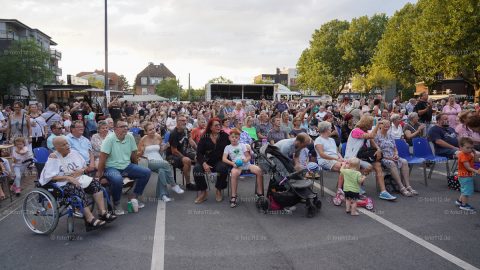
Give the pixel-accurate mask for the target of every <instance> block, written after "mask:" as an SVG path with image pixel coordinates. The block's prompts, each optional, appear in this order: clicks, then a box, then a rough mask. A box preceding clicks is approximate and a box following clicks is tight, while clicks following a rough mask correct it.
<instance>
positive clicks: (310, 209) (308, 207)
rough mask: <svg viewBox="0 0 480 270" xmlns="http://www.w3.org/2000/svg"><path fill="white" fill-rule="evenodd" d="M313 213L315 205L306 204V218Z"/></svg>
mask: <svg viewBox="0 0 480 270" xmlns="http://www.w3.org/2000/svg"><path fill="white" fill-rule="evenodd" d="M315 214H317V207H315V206H314V205H311V206H307V213H306V216H307V218H313V217H314V216H315Z"/></svg>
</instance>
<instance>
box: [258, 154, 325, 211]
mask: <svg viewBox="0 0 480 270" xmlns="http://www.w3.org/2000/svg"><path fill="white" fill-rule="evenodd" d="M255 151H258V150H255ZM256 155H257V157H258V161H259V165H260V167H261V168H262V170H263V171H264V172H268V173H269V174H270V180H269V183H268V188H267V199H268V200H266V201H263V202H262V204H257V208H259V209H260V210H263V211H264V213H268V211H276V210H282V209H284V208H285V207H291V206H294V205H296V204H298V203H304V204H305V208H306V216H307V217H308V218H312V217H314V216H315V215H316V213H317V212H318V211H319V210H320V208H321V207H322V202H321V201H320V200H319V199H318V196H317V193H316V192H315V191H313V188H312V187H313V181H312V180H309V179H303V175H304V173H305V172H306V171H308V169H305V170H300V171H295V170H294V167H293V164H292V161H291V160H290V159H288V158H287V157H285V156H284V155H283V154H282V153H281V152H280V151H279V149H278V148H277V147H276V146H272V145H264V146H262V147H261V148H260V150H259V151H258V153H256ZM313 165H316V166H317V168H318V165H317V164H316V163H312V165H310V164H309V166H308V167H309V170H314V169H315V168H313V167H312V166H313Z"/></svg>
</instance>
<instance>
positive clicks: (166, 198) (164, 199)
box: [162, 195, 172, 202]
mask: <svg viewBox="0 0 480 270" xmlns="http://www.w3.org/2000/svg"><path fill="white" fill-rule="evenodd" d="M162 201H164V202H171V201H172V199H170V198H169V197H168V196H167V195H163V196H162Z"/></svg>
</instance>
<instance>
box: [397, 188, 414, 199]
mask: <svg viewBox="0 0 480 270" xmlns="http://www.w3.org/2000/svg"><path fill="white" fill-rule="evenodd" d="M400 193H401V194H402V195H403V196H406V197H412V196H413V194H412V192H410V191H409V190H408V189H407V188H406V187H403V188H402V189H400Z"/></svg>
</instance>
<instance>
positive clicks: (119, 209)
mask: <svg viewBox="0 0 480 270" xmlns="http://www.w3.org/2000/svg"><path fill="white" fill-rule="evenodd" d="M114 213H115V216H121V215H125V211H124V210H123V208H122V207H121V206H120V204H118V205H115V211H114Z"/></svg>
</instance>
